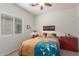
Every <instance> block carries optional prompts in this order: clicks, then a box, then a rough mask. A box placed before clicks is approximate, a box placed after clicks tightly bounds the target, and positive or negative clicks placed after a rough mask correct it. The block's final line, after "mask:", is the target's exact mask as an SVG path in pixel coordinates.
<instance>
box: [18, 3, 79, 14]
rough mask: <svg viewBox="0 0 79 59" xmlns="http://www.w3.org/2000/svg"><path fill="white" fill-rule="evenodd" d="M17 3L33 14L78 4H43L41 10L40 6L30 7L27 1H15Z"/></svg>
mask: <svg viewBox="0 0 79 59" xmlns="http://www.w3.org/2000/svg"><path fill="white" fill-rule="evenodd" d="M17 5H18V6H20V7H21V8H23V9H25V10H27V11H29V12H30V13H32V14H34V15H41V14H44V13H48V12H52V11H56V10H63V9H68V8H73V7H75V6H76V5H78V4H76V3H53V5H52V7H47V6H44V8H43V10H40V6H34V7H32V6H30V4H29V3H17Z"/></svg>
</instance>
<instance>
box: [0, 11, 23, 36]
mask: <svg viewBox="0 0 79 59" xmlns="http://www.w3.org/2000/svg"><path fill="white" fill-rule="evenodd" d="M1 14H5V15H10V16H12V17H13V26H12V27H13V33H12V34H2V32H1V31H2V28H1V25H2V24H1V22H2V21H1V20H2V19H1ZM1 14H0V36H1V35H2V36H12V35H20V34H23V33H24V26H23V19H22V18H21V17H17V16H13V15H11V14H8V13H1ZM16 17H17V18H19V19H21V21H22V24H21V25H22V32H21V33H18V34H17V33H15V18H16Z"/></svg>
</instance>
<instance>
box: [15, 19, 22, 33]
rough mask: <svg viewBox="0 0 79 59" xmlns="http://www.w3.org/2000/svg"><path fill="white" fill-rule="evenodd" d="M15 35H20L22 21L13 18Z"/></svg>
mask: <svg viewBox="0 0 79 59" xmlns="http://www.w3.org/2000/svg"><path fill="white" fill-rule="evenodd" d="M15 33H16V34H18V33H22V20H21V19H19V18H15Z"/></svg>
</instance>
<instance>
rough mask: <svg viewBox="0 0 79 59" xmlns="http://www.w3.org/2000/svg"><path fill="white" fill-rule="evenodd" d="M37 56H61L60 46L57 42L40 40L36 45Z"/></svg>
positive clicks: (35, 53)
mask: <svg viewBox="0 0 79 59" xmlns="http://www.w3.org/2000/svg"><path fill="white" fill-rule="evenodd" d="M34 55H35V56H60V47H59V44H58V43H57V42H53V41H48V42H39V43H38V44H36V46H35V52H34Z"/></svg>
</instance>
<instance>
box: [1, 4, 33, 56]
mask: <svg viewBox="0 0 79 59" xmlns="http://www.w3.org/2000/svg"><path fill="white" fill-rule="evenodd" d="M3 12H4V13H8V14H10V15H13V16H17V17H20V18H22V20H23V22H24V24H23V26H24V33H23V34H17V35H7V36H3V35H0V55H5V54H8V53H9V52H11V51H12V50H15V49H17V48H19V45H20V44H21V42H22V41H23V40H25V39H24V38H29V37H30V33H31V31H30V30H27V29H26V26H27V25H30V26H31V27H32V28H33V27H34V17H33V16H32V15H31V14H30V13H28V12H26V11H25V10H23V9H21V8H19V7H18V6H16V5H14V4H7V3H2V4H0V14H1V13H3Z"/></svg>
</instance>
